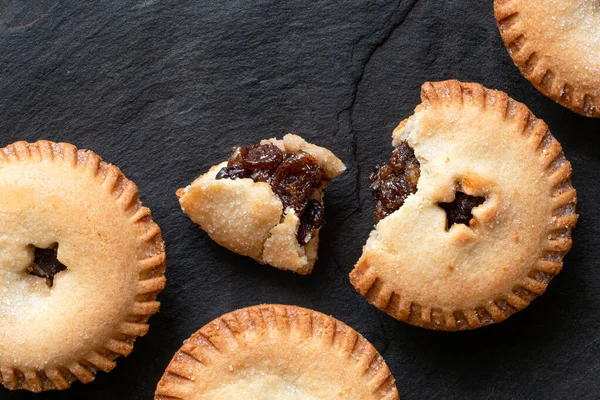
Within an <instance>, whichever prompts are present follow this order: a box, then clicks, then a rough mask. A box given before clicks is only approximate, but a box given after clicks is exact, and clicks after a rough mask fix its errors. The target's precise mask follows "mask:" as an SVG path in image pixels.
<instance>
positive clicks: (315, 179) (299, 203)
mask: <svg viewBox="0 0 600 400" xmlns="http://www.w3.org/2000/svg"><path fill="white" fill-rule="evenodd" d="M344 169H345V167H344V164H343V163H342V162H341V161H340V160H339V159H338V158H337V157H335V156H334V155H333V153H331V152H330V151H329V150H327V149H324V148H322V147H318V146H315V145H313V144H310V143H307V142H306V141H304V139H302V138H301V137H299V136H296V135H292V134H288V135H285V136H284V138H283V140H276V139H270V140H263V141H262V142H261V143H259V144H255V145H251V146H247V147H235V148H234V150H233V154H232V156H231V157H230V158H229V160H228V161H227V162H224V163H221V164H219V165H216V166H214V167H212V168H211V169H210V170H209V171H208V173H206V174H204V175H202V176H200V177H199V178H198V179H196V180H195V181H194V182H192V184H191V185H189V186H188V187H186V188H185V189H179V190H178V191H177V197H179V202H180V204H181V208H182V210H183V211H184V212H185V213H186V214H187V215H188V216H189V217H190V218H191V219H192V221H194V222H196V223H197V224H199V225H200V227H201V228H202V229H204V230H205V231H206V232H207V233H208V234H209V235H210V237H211V238H212V239H213V240H215V241H216V242H217V243H219V244H220V245H221V246H224V247H226V248H228V249H230V250H232V251H235V252H236V253H239V254H242V255H245V256H250V257H252V258H254V259H255V260H257V261H259V262H261V263H266V264H270V265H272V266H274V267H277V268H280V269H285V270H292V271H295V272H297V273H299V274H309V273H310V272H311V271H312V268H313V265H314V263H315V260H316V259H317V248H318V245H319V229H320V228H321V226H322V225H323V224H324V223H325V209H324V206H323V192H322V190H323V188H324V187H325V186H327V184H328V183H329V182H330V181H331V179H333V178H334V177H336V176H337V175H339V174H340V173H342V172H343V171H344Z"/></svg>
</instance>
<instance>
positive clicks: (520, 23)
mask: <svg viewBox="0 0 600 400" xmlns="http://www.w3.org/2000/svg"><path fill="white" fill-rule="evenodd" d="M494 11H495V15H496V20H497V22H498V27H499V28H500V34H501V35H502V39H503V40H504V43H505V44H506V47H507V49H508V51H509V53H510V56H511V57H512V59H513V61H514V62H515V64H516V65H517V66H518V67H519V69H520V71H521V73H522V74H523V75H524V76H525V77H526V78H527V79H528V80H529V81H530V82H531V83H532V84H533V85H534V86H535V87H536V88H537V89H538V90H539V91H540V92H542V93H544V94H545V95H546V96H548V97H550V98H551V99H553V100H555V101H557V102H558V103H560V104H561V105H563V106H565V107H567V108H570V109H571V110H573V111H575V112H577V113H579V114H581V115H585V116H588V117H600V2H599V1H598V0H495V1H494Z"/></svg>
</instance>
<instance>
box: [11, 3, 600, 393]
mask: <svg viewBox="0 0 600 400" xmlns="http://www.w3.org/2000/svg"><path fill="white" fill-rule="evenodd" d="M447 78H458V79H462V80H466V81H478V82H481V83H483V84H485V85H486V86H488V87H491V88H497V89H502V90H505V91H506V92H508V93H509V94H510V95H511V96H513V97H514V98H515V99H517V100H520V101H523V102H525V103H526V104H528V105H529V106H530V107H531V109H532V110H533V111H534V113H536V114H537V116H538V117H541V118H544V119H546V121H547V122H548V124H549V125H550V127H551V129H552V131H553V133H554V135H555V136H556V137H557V138H558V139H559V140H560V141H561V142H562V144H563V145H564V147H565V152H566V155H567V157H568V158H569V159H570V160H571V161H572V163H573V167H574V170H575V174H574V179H573V181H574V185H575V187H576V188H577V189H578V191H579V195H580V202H579V208H578V211H579V213H580V215H581V219H580V223H579V226H578V228H577V230H576V232H575V246H574V248H573V251H572V253H571V254H570V255H569V256H568V257H567V258H566V266H565V269H564V271H563V272H562V273H561V274H560V275H559V277H558V278H556V279H555V280H554V281H553V282H552V283H551V285H550V288H549V290H548V292H547V293H546V294H545V295H544V296H542V297H541V298H540V299H538V300H536V301H534V303H533V304H532V305H531V306H530V307H529V308H528V309H527V310H526V311H524V312H521V313H519V314H517V315H515V316H514V317H511V318H510V319H509V320H508V321H507V322H505V323H502V324H500V325H497V326H492V327H487V328H484V329H481V330H479V331H474V332H463V333H456V334H447V333H436V332H429V331H425V330H422V329H418V328H413V327H410V326H408V325H406V324H403V323H400V322H397V321H395V320H393V319H392V318H390V317H388V316H386V315H385V314H383V313H381V312H379V311H377V310H376V309H375V308H374V307H372V306H370V305H369V304H367V303H366V301H364V300H363V299H362V298H361V297H360V296H359V295H358V294H357V293H355V291H354V290H353V289H352V287H351V285H350V283H349V281H348V273H349V272H350V270H351V269H352V266H353V264H354V262H355V261H356V260H357V259H358V257H359V255H360V252H361V246H362V245H363V243H364V242H365V240H366V238H367V235H368V233H369V231H370V229H371V227H372V224H373V209H372V204H371V197H370V193H369V190H368V175H369V173H370V171H371V170H372V168H373V167H374V166H375V164H376V163H377V162H378V161H381V160H384V159H386V158H387V157H388V156H389V154H390V152H391V150H392V147H391V131H392V129H393V128H394V127H395V126H396V124H397V123H398V122H399V121H400V120H401V119H403V118H405V117H407V116H409V115H410V114H411V113H412V110H413V108H414V107H415V105H416V104H417V103H418V101H419V87H420V85H421V84H422V83H423V82H424V81H427V80H441V79H447ZM290 131H291V132H298V133H300V134H302V135H303V136H304V137H305V138H306V139H307V140H309V141H314V142H315V143H317V144H319V145H323V146H326V147H328V148H330V149H331V150H333V151H334V152H335V153H336V154H337V155H338V156H339V157H340V158H342V159H343V160H344V161H345V162H346V163H347V165H348V167H349V170H348V171H347V172H346V173H345V174H344V175H343V176H341V177H340V178H338V179H337V180H336V181H334V183H333V184H332V185H331V186H330V187H329V188H328V189H327V190H326V206H327V220H328V223H327V225H326V226H325V227H324V228H323V230H322V235H321V243H322V246H321V251H320V259H319V261H318V263H317V265H316V267H315V272H314V273H313V274H312V275H311V276H308V277H302V276H297V275H294V274H291V273H287V272H282V271H278V270H275V269H273V268H270V267H267V266H261V265H258V264H256V263H255V262H253V261H252V260H251V259H249V258H244V257H241V256H238V255H236V254H233V253H231V252H228V251H227V250H225V249H223V248H221V247H219V246H217V245H216V244H215V243H213V242H212V241H211V240H210V239H209V238H208V237H207V235H206V234H204V233H203V232H202V231H200V230H199V229H198V228H197V227H196V226H195V225H193V224H192V223H191V222H190V221H189V219H188V218H187V217H186V216H185V215H183V214H182V213H181V212H180V210H179V207H178V203H177V200H176V198H175V195H174V192H175V190H176V189H177V188H179V187H182V186H185V185H186V184H187V183H189V182H190V181H192V180H193V179H194V178H195V177H196V176H197V175H199V174H200V173H202V172H204V171H206V170H207V169H208V168H209V167H210V166H211V165H213V164H215V163H217V162H219V161H221V160H224V159H226V158H227V157H228V155H229V154H230V149H231V146H232V145H234V144H240V145H247V144H251V143H255V142H257V141H258V140H259V139H261V138H264V137H272V136H278V137H279V136H282V135H283V134H284V133H286V132H290ZM599 131H600V121H598V120H591V119H585V118H583V117H580V116H577V115H576V114H573V113H571V112H569V111H567V110H565V109H563V108H561V107H560V106H558V105H556V104H554V103H552V102H551V101H550V100H548V99H546V98H545V97H544V96H542V95H541V94H539V93H537V92H536V90H535V89H534V88H533V87H532V86H531V85H530V84H529V83H528V82H527V81H526V80H525V79H523V78H522V77H521V75H520V74H519V72H518V71H517V69H516V68H515V67H514V66H513V65H512V63H511V61H510V58H509V56H508V54H507V52H506V50H505V49H504V47H503V45H502V42H501V40H500V37H499V34H498V32H497V29H496V25H495V22H494V18H493V12H492V2H491V1H479V2H475V1H469V0H460V1H459V0H445V1H424V0H421V1H415V0H407V1H399V2H396V1H346V2H342V1H332V0H330V1H312V2H307V1H276V0H272V1H264V0H258V1H192V0H187V1H184V0H182V1H166V0H165V1H160V0H146V1H137V2H135V1H126V0H123V1H95V2H92V1H84V2H83V1H82V2H75V1H68V2H67V1H64V2H60V1H58V0H45V1H34V0H29V1H28V0H9V1H8V2H3V3H2V4H0V138H1V142H2V143H1V145H5V144H8V143H11V142H13V141H16V140H22V139H24V140H30V141H33V140H36V139H41V138H46V139H52V140H58V141H68V142H72V143H74V144H76V145H77V146H79V147H82V148H90V149H93V150H94V151H96V152H97V153H98V154H100V155H102V156H103V157H104V158H105V159H106V160H107V161H110V162H112V163H114V164H116V165H118V166H119V167H121V168H122V169H123V171H124V172H125V173H126V174H127V176H128V177H129V178H131V179H132V180H134V181H135V182H137V184H138V186H139V188H140V192H141V196H142V200H143V201H144V203H145V204H146V205H147V206H149V207H151V209H152V211H153V214H154V216H155V220H156V221H157V222H158V223H159V224H160V226H161V228H162V229H163V235H164V237H165V241H166V244H167V254H168V271H167V276H168V285H167V288H166V289H165V290H164V292H163V293H162V294H161V296H160V300H161V301H162V309H161V312H160V313H159V314H158V315H156V316H154V317H153V318H152V319H151V320H150V324H151V329H150V332H149V334H148V335H147V336H146V337H144V338H142V339H140V340H139V341H138V342H137V344H136V347H135V349H134V351H133V353H132V355H131V356H130V357H128V358H127V359H119V361H118V366H117V368H116V369H115V370H114V371H113V372H111V373H110V374H104V373H99V374H98V377H97V379H96V381H95V382H94V383H92V384H89V385H81V384H75V385H74V386H73V387H72V388H71V389H69V390H68V391H67V392H64V393H45V394H43V395H38V396H34V395H31V394H27V393H9V392H8V391H6V390H4V389H0V398H1V399H5V398H6V399H11V400H16V399H34V398H35V399H92V400H93V399H107V398H108V399H140V400H141V399H149V398H151V397H152V394H153V392H154V388H155V386H156V383H157V381H158V379H159V378H160V376H161V374H162V372H163V370H164V368H165V367H166V365H167V364H168V362H169V360H170V358H171V356H172V355H173V353H174V352H175V351H176V350H177V349H178V348H179V346H180V345H181V343H182V341H183V340H184V339H185V338H187V337H188V336H190V335H191V334H192V333H193V332H195V331H196V330H197V329H198V328H200V327H201V326H202V325H204V324H205V323H207V322H208V321H210V320H212V319H213V318H215V317H217V316H219V315H221V314H222V313H224V312H227V311H231V310H233V309H236V308H240V307H244V306H248V305H252V304H257V303H271V302H273V303H287V304H296V305H300V306H305V307H311V308H314V309H316V310H319V311H322V312H325V313H327V314H331V315H333V316H335V317H337V318H339V319H341V320H342V321H344V322H346V323H348V324H349V325H351V326H352V327H354V328H356V329H357V330H358V331H360V332H361V333H362V334H363V335H365V336H366V337H367V338H368V339H369V340H370V341H372V342H373V343H374V344H375V346H376V347H377V348H378V349H379V351H380V352H382V354H383V355H384V357H385V359H386V360H387V362H388V364H389V366H390V368H391V370H392V372H393V374H394V376H395V377H396V379H397V381H398V387H399V389H400V392H401V394H402V397H403V399H513V398H519V399H524V398H527V399H543V398H550V397H552V398H569V399H575V398H577V399H587V398H589V399H593V398H597V396H598V391H599V390H600V384H599V383H598V382H600V379H599V378H600V361H599V360H600V357H599V356H600V343H599V340H600V339H599V338H600V336H599V334H598V329H599V328H600V296H598V293H599V292H600V283H599V282H600V280H599V279H600V272H598V265H600V256H599V255H598V253H597V251H596V249H597V248H598V247H599V246H600V239H599V238H600V228H599V227H600V220H599V217H598V213H597V211H596V210H597V207H598V204H599V203H600V175H599V174H598V173H597V171H598V170H599V169H600V156H599V154H600V151H599V150H600V139H599V138H600V136H598V135H599V134H600V132H599ZM482 268H485V266H482Z"/></svg>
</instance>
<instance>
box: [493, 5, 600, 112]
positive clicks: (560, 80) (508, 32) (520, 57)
mask: <svg viewBox="0 0 600 400" xmlns="http://www.w3.org/2000/svg"><path fill="white" fill-rule="evenodd" d="M494 15H495V18H496V23H497V25H498V30H499V31H500V36H501V37H502V41H503V42H504V45H505V46H506V49H507V50H508V53H509V55H510V57H511V58H512V60H513V62H514V63H515V65H516V66H517V68H519V71H520V72H521V74H522V75H523V76H524V77H525V78H526V79H527V80H528V81H529V82H531V84H532V85H533V86H534V87H535V88H536V89H537V90H538V91H539V92H540V93H542V94H543V95H545V96H546V97H548V98H550V99H552V100H554V101H555V102H557V103H558V104H560V105H561V106H563V107H565V108H568V109H570V110H571V111H574V112H576V113H577V114H580V115H583V116H585V117H592V118H600V92H599V93H588V92H583V91H581V90H579V89H578V85H577V83H576V82H571V81H569V80H567V79H565V78H564V77H563V76H561V73H560V71H558V70H557V69H556V68H554V69H553V68H545V67H543V66H542V65H541V64H540V63H539V59H540V57H539V54H538V53H537V52H536V49H535V46H526V45H525V44H526V42H527V39H526V34H527V32H525V30H520V29H517V28H516V27H515V22H516V20H517V19H518V17H519V11H518V5H516V4H515V2H514V1H510V0H494Z"/></svg>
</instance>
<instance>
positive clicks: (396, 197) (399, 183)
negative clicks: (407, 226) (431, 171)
mask: <svg viewBox="0 0 600 400" xmlns="http://www.w3.org/2000/svg"><path fill="white" fill-rule="evenodd" d="M420 176H421V165H420V163H419V160H417V158H416V156H415V153H414V150H413V149H412V148H411V147H410V146H409V145H408V143H406V142H402V143H400V145H399V146H398V147H397V148H396V149H394V151H393V152H392V155H391V157H390V159H389V160H388V161H386V162H382V163H380V164H379V165H377V167H375V170H374V171H373V173H372V174H371V176H370V177H369V182H370V183H371V190H372V191H373V197H374V200H375V219H376V221H377V222H379V221H380V220H382V219H383V218H385V217H387V216H388V215H390V214H392V213H393V212H394V211H396V210H398V209H399V208H400V207H402V205H403V204H404V201H405V200H406V198H407V197H408V196H410V195H411V194H413V193H415V192H416V191H417V183H418V182H419V177H420ZM484 201H485V197H481V196H470V195H468V194H466V193H463V192H461V191H459V190H457V191H456V196H455V198H454V200H453V201H451V202H449V203H438V206H439V207H440V208H442V209H443V210H444V211H445V212H446V219H447V225H446V226H447V229H450V228H451V227H452V225H454V224H464V225H467V226H469V224H470V221H471V219H473V214H472V210H473V208H475V207H477V206H479V205H481V204H482V203H483V202H484Z"/></svg>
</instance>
